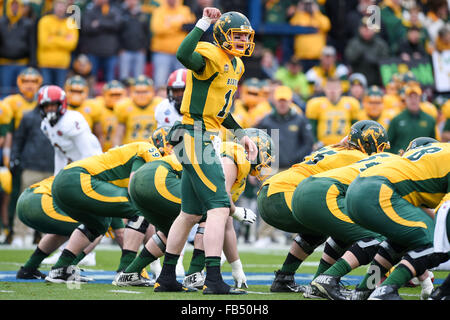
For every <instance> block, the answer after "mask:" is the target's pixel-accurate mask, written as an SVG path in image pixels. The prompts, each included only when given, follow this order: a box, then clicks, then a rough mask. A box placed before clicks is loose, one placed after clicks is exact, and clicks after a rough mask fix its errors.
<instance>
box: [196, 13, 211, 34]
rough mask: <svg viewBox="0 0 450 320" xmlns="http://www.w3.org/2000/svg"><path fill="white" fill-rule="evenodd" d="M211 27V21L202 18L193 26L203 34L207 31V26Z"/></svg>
mask: <svg viewBox="0 0 450 320" xmlns="http://www.w3.org/2000/svg"><path fill="white" fill-rule="evenodd" d="M210 25H211V19H210V18H208V17H202V18H201V19H199V20H198V21H197V23H196V24H195V26H196V27H197V28H199V29H201V30H203V31H204V32H205V31H206V30H208V28H209V26H210Z"/></svg>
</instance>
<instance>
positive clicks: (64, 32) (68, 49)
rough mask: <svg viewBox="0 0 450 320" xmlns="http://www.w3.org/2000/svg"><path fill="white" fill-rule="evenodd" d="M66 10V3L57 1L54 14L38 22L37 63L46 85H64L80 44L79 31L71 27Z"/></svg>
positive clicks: (60, 0)
mask: <svg viewBox="0 0 450 320" xmlns="http://www.w3.org/2000/svg"><path fill="white" fill-rule="evenodd" d="M66 9H67V4H66V1H64V0H58V1H55V3H54V8H53V13H52V14H48V15H45V16H44V17H42V18H41V19H40V20H39V22H38V27H37V39H38V40H37V41H38V42H37V47H38V50H37V62H38V67H39V68H40V69H41V73H42V77H43V78H44V83H43V84H44V85H47V84H54V85H58V86H63V85H64V82H65V80H66V76H67V72H68V70H69V67H70V63H71V54H72V51H74V50H75V48H76V47H77V44H78V37H79V34H78V29H76V28H72V27H71V23H70V22H69V21H68V19H69V18H67V17H66Z"/></svg>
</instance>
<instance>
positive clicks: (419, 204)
mask: <svg viewBox="0 0 450 320" xmlns="http://www.w3.org/2000/svg"><path fill="white" fill-rule="evenodd" d="M427 139H428V138H427ZM417 145H420V146H419V147H417ZM449 157H450V146H449V144H448V143H438V142H436V143H423V144H417V143H416V142H415V141H414V140H413V141H412V142H411V143H410V145H409V146H408V148H407V151H406V152H405V153H404V154H403V155H402V157H401V158H398V159H395V160H393V161H389V162H386V163H382V164H379V165H377V166H374V167H373V168H368V169H367V170H365V171H364V172H362V173H361V174H360V175H359V177H357V178H356V179H355V180H354V181H353V182H352V183H351V184H350V186H349V188H348V190H347V194H346V205H347V210H348V213H349V217H350V218H351V219H352V220H353V221H354V222H355V223H357V224H359V225H361V226H363V227H364V228H366V229H369V230H372V231H374V232H377V233H380V234H382V235H383V236H385V237H386V238H387V242H388V243H390V244H395V246H391V247H390V248H389V247H386V248H384V249H385V250H383V251H382V252H381V254H380V252H379V255H377V256H375V261H376V265H377V266H378V270H379V271H380V274H385V273H386V272H387V271H388V270H390V268H391V267H392V266H393V265H395V264H396V263H397V262H398V261H400V260H401V261H400V264H399V265H398V266H397V267H396V268H395V270H394V271H393V272H392V273H391V274H390V275H389V276H388V277H387V279H386V280H384V281H383V282H382V283H381V285H380V286H379V287H377V288H376V289H375V290H373V289H372V290H373V292H372V293H371V294H370V296H369V300H399V299H401V297H400V296H399V294H398V289H399V288H400V287H402V286H403V285H404V284H405V283H407V282H408V281H409V280H410V279H411V278H413V277H414V276H416V275H419V276H420V275H422V274H424V273H425V272H427V269H430V268H432V267H435V266H437V265H439V264H440V263H441V262H444V261H446V260H447V259H448V255H447V253H445V254H443V253H436V252H433V231H434V220H433V219H434V214H432V213H429V212H428V211H424V210H422V208H423V207H424V208H436V207H437V206H438V205H439V203H440V202H441V201H442V199H443V198H444V196H445V194H446V193H448V192H449V189H448V177H449V173H450V162H449V161H442V160H443V159H448V158H449ZM367 195H372V196H370V197H368V196H367ZM363 207H364V208H363ZM395 247H397V248H395ZM395 252H397V254H395ZM404 252H406V254H404ZM380 257H381V259H380ZM377 259H378V260H377ZM366 290H370V288H367V289H366Z"/></svg>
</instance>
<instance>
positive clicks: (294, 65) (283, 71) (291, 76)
mask: <svg viewBox="0 0 450 320" xmlns="http://www.w3.org/2000/svg"><path fill="white" fill-rule="evenodd" d="M275 79H278V80H280V81H281V82H282V83H283V85H285V86H288V87H289V88H291V89H292V91H294V93H295V94H297V95H299V96H300V97H302V98H303V99H307V98H308V97H309V85H308V80H307V79H306V76H305V74H304V73H303V72H302V65H301V63H300V61H299V60H298V59H297V58H295V57H292V58H291V59H290V60H289V61H287V62H286V64H285V66H283V67H280V68H279V69H278V70H277V72H276V73H275Z"/></svg>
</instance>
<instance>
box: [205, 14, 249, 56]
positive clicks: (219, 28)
mask: <svg viewBox="0 0 450 320" xmlns="http://www.w3.org/2000/svg"><path fill="white" fill-rule="evenodd" d="M242 34H245V35H246V39H245V40H244V41H242V40H241V36H242ZM213 37H214V40H215V42H216V44H217V45H218V46H219V47H221V48H222V49H223V50H225V51H226V52H228V53H230V54H232V55H234V56H238V57H241V56H244V57H250V56H251V55H252V53H253V50H254V49H255V42H254V41H253V39H254V37H255V31H254V30H253V29H252V26H251V25H250V21H249V20H248V19H247V17H246V16H244V15H243V14H242V13H240V12H236V11H230V12H225V13H224V14H222V15H221V16H220V18H219V19H218V20H217V21H216V23H215V24H214V28H213ZM237 37H238V38H237Z"/></svg>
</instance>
